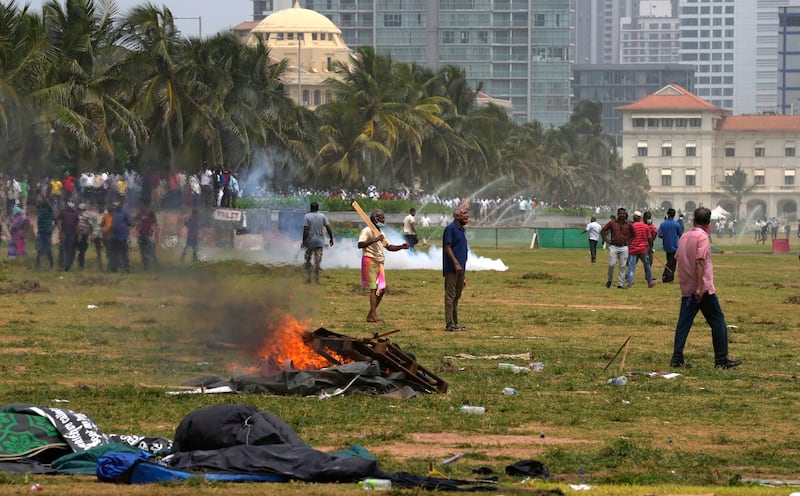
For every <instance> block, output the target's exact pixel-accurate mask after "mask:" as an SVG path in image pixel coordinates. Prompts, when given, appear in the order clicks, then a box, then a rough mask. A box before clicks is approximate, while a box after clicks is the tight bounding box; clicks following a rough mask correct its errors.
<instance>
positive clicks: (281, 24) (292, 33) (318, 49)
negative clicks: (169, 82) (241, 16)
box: [233, 2, 353, 109]
mask: <svg viewBox="0 0 800 496" xmlns="http://www.w3.org/2000/svg"><path fill="white" fill-rule="evenodd" d="M233 32H234V33H236V34H237V36H238V37H239V38H240V39H241V40H242V41H244V42H245V43H250V44H255V43H256V42H257V38H260V39H261V40H262V41H263V42H264V44H265V45H266V46H267V48H269V53H270V55H271V56H272V57H273V58H274V59H276V60H282V59H286V60H287V61H288V62H289V67H288V69H287V70H286V72H285V73H284V75H283V78H284V84H285V87H286V90H287V92H288V94H289V96H290V97H291V98H292V99H293V100H294V101H295V103H297V104H298V105H303V106H304V107H309V108H312V109H313V108H316V107H317V106H319V105H321V104H323V103H328V102H329V101H330V100H331V93H330V89H329V88H328V86H327V85H326V84H325V80H326V79H328V78H331V77H336V74H335V73H334V72H333V66H334V64H335V63H336V62H341V63H343V64H345V65H347V64H350V62H351V57H352V53H353V52H352V50H350V48H348V47H347V45H346V44H345V42H344V40H343V39H342V31H341V30H340V29H339V28H338V27H337V26H336V25H335V24H334V23H333V22H331V21H330V19H328V18H327V17H325V16H324V15H322V14H320V13H318V12H314V11H313V10H309V9H304V8H301V7H300V3H299V2H295V4H294V7H292V8H288V9H284V10H279V11H277V12H275V13H273V14H271V15H269V16H267V17H265V18H264V19H262V20H261V21H258V22H254V21H251V22H243V23H241V24H239V25H238V26H235V27H234V28H233Z"/></svg>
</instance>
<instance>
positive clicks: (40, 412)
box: [0, 403, 549, 494]
mask: <svg viewBox="0 0 800 496" xmlns="http://www.w3.org/2000/svg"><path fill="white" fill-rule="evenodd" d="M0 414H6V415H11V416H16V418H14V419H12V421H11V422H9V423H8V424H6V428H5V435H6V440H13V441H14V442H11V443H7V444H5V445H4V444H2V443H0V446H2V449H4V450H5V452H4V453H3V459H5V461H2V460H0V471H10V472H17V473H26V472H27V473H40V474H93V475H96V476H97V478H98V480H100V481H103V482H123V483H136V484H141V483H153V482H166V481H182V480H187V479H196V478H200V479H205V480H213V481H223V482H285V481H289V480H296V481H303V482H356V481H360V480H363V479H366V478H370V477H377V478H384V479H389V480H391V481H392V484H393V487H404V488H420V489H432V490H437V489H438V490H447V491H493V490H496V489H497V487H496V486H493V485H492V484H493V483H494V482H493V481H488V480H472V481H470V480H454V479H442V478H436V477H425V476H416V475H413V474H409V473H406V472H399V473H395V474H390V473H385V472H382V471H381V470H380V469H379V467H378V464H377V462H376V460H375V458H374V457H373V456H372V455H370V454H369V453H368V452H367V451H366V450H365V449H364V448H362V447H360V446H351V447H350V448H349V449H348V450H344V451H340V452H336V453H325V452H322V451H319V450H316V449H314V448H312V447H311V446H309V445H308V444H306V443H305V442H304V441H303V440H302V439H301V438H300V436H298V435H297V433H295V432H294V431H293V430H292V428H291V427H290V426H289V425H288V424H287V423H286V422H284V421H283V420H281V419H280V418H278V417H277V416H275V415H273V414H270V413H267V412H262V411H259V410H258V409H257V408H255V407H253V406H250V405H237V404H222V405H215V406H210V407H207V408H202V409H200V410H196V411H194V412H191V413H189V414H188V415H187V416H186V417H185V418H184V419H183V420H182V421H181V423H180V424H179V425H178V427H177V429H176V431H175V437H174V440H173V441H170V440H167V439H164V438H158V437H145V436H119V435H112V434H105V433H103V432H102V431H101V430H100V429H99V428H98V427H97V425H96V424H95V423H94V421H93V420H92V419H90V418H89V417H88V416H87V415H85V414H82V413H76V412H73V411H71V410H67V409H60V408H49V407H43V406H34V405H29V404H24V403H16V404H12V405H6V406H4V407H0ZM7 418H11V417H7ZM15 423H19V425H14V424H15ZM11 445H16V446H19V447H20V448H17V449H11V448H10V446H11ZM23 446H25V447H27V448H22V447H23ZM50 450H57V451H54V452H49V451H50ZM65 451H66V452H67V453H66V454H62V456H60V457H59V458H56V459H54V460H53V457H54V455H56V454H59V453H63V452H65ZM48 452H49V453H48ZM43 453H48V456H47V457H44V458H42V457H41V455H42V454H43ZM156 454H158V455H160V456H156ZM50 460H52V462H51V461H50ZM548 494H549V492H548Z"/></svg>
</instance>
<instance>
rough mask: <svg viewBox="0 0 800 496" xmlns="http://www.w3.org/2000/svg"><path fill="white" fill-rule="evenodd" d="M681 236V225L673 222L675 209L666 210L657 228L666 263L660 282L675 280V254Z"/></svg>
mask: <svg viewBox="0 0 800 496" xmlns="http://www.w3.org/2000/svg"><path fill="white" fill-rule="evenodd" d="M682 234H683V224H682V223H681V222H678V221H677V220H675V209H674V208H670V209H669V210H667V218H666V219H664V222H662V223H661V225H660V226H658V237H659V238H661V240H662V245H663V246H664V253H666V254H667V263H666V265H665V266H664V272H663V273H662V274H661V281H662V282H672V281H673V280H675V268H676V266H677V262H676V261H675V252H676V251H678V238H680V237H681V235H682Z"/></svg>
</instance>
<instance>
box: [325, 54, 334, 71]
mask: <svg viewBox="0 0 800 496" xmlns="http://www.w3.org/2000/svg"><path fill="white" fill-rule="evenodd" d="M325 67H327V68H328V72H331V71H332V70H333V59H332V58H330V57H328V59H327V61H326V64H325Z"/></svg>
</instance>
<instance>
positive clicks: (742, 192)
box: [722, 165, 757, 220]
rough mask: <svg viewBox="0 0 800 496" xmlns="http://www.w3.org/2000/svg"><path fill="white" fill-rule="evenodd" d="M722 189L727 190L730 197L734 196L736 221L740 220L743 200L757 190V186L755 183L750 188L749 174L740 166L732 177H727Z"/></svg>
mask: <svg viewBox="0 0 800 496" xmlns="http://www.w3.org/2000/svg"><path fill="white" fill-rule="evenodd" d="M722 187H723V188H725V191H726V192H727V193H728V195H730V196H732V197H733V198H734V199H735V200H736V220H738V219H739V211H740V210H741V207H742V198H744V197H745V196H746V195H749V194H750V193H751V192H752V191H753V190H754V189H756V187H757V185H756V184H755V183H753V184H751V185H749V186H748V184H747V173H746V172H745V171H744V170H742V166H741V165H739V166H737V167H736V169H734V171H733V174H731V175H730V176H725V180H724V181H723V183H722Z"/></svg>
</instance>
